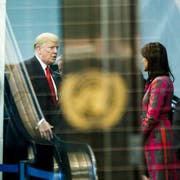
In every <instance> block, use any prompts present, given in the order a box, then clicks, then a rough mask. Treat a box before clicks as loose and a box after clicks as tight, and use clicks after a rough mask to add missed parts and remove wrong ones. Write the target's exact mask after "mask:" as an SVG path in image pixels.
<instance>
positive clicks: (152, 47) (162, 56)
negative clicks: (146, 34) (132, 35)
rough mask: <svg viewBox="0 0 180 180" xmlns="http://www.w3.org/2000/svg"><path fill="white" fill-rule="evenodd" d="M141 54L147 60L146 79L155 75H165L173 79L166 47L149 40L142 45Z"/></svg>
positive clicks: (150, 78)
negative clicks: (147, 75)
mask: <svg viewBox="0 0 180 180" xmlns="http://www.w3.org/2000/svg"><path fill="white" fill-rule="evenodd" d="M141 54H142V56H143V57H145V58H146V59H147V61H148V74H149V77H148V81H149V80H153V79H154V78H155V77H157V76H161V75H166V76H168V77H170V78H171V79H172V81H174V76H173V74H172V72H171V70H170V67H169V63H168V56H167V51H166V48H165V47H164V46H163V45H162V44H161V43H159V42H151V43H148V44H146V45H144V46H143V47H142V49H141Z"/></svg>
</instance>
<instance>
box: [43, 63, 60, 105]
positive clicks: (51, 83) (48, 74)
mask: <svg viewBox="0 0 180 180" xmlns="http://www.w3.org/2000/svg"><path fill="white" fill-rule="evenodd" d="M46 77H47V80H48V83H49V87H50V90H51V95H52V100H53V103H54V106H55V107H56V106H57V99H56V93H55V89H54V84H53V81H52V79H51V72H50V70H49V67H48V66H47V67H46Z"/></svg>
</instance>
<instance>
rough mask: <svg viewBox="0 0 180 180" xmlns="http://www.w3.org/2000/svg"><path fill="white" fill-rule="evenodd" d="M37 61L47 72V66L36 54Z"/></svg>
mask: <svg viewBox="0 0 180 180" xmlns="http://www.w3.org/2000/svg"><path fill="white" fill-rule="evenodd" d="M35 56H36V58H37V60H38V61H39V63H40V65H41V67H42V68H43V70H44V71H45V70H46V67H47V65H46V64H45V63H44V62H43V61H42V60H41V59H40V58H39V57H38V56H37V54H35Z"/></svg>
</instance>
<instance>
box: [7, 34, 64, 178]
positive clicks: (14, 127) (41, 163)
mask: <svg viewBox="0 0 180 180" xmlns="http://www.w3.org/2000/svg"><path fill="white" fill-rule="evenodd" d="M58 44H59V38H58V37H57V36H56V35H55V34H52V33H42V34H40V35H39V36H38V37H37V38H36V39H35V42H34V52H35V54H34V57H32V58H31V59H29V60H26V61H24V62H21V63H20V65H25V66H24V67H25V69H26V70H27V74H28V75H29V78H30V80H31V81H30V82H31V84H32V87H33V89H34V93H35V96H36V97H37V100H38V103H39V106H40V109H41V111H42V113H43V117H42V118H40V119H39V122H38V123H37V126H36V127H37V130H39V132H40V135H41V138H42V139H44V140H46V142H47V141H49V142H50V141H51V140H52V139H53V136H54V134H56V133H59V131H60V129H62V128H63V123H64V121H62V114H61V111H60V106H59V97H58V91H59V90H58V88H59V85H60V82H61V76H60V73H59V71H58V66H55V65H54V62H55V60H56V57H57V53H58V47H59V46H58ZM47 67H48V70H49V71H47V70H46V68H47ZM47 72H48V74H47ZM49 81H51V84H50V85H49V83H50V82H49ZM5 82H6V83H5V85H6V87H5V92H6V93H7V94H8V95H7V96H5V97H6V98H5V104H6V105H7V110H8V111H9V117H10V119H9V120H8V123H7V124H8V125H7V128H6V133H5V135H6V139H5V147H4V162H5V163H8V164H13V163H14V164H16V163H19V161H20V160H26V159H27V158H28V157H27V156H28V147H29V145H31V144H32V141H29V140H30V137H29V134H28V133H27V129H25V128H24V125H23V123H22V121H21V117H20V115H19V112H18V109H17V108H16V103H15V101H14V98H13V96H12V95H11V90H10V87H9V84H8V81H7V80H6V81H5ZM50 86H51V87H50ZM6 93H5V94H6ZM24 108H26V107H24ZM34 142H35V144H33V147H34V150H35V151H34V152H35V163H34V164H35V167H37V168H39V169H43V170H48V171H51V170H53V151H54V146H53V145H51V144H53V143H46V144H40V143H39V142H38V143H37V142H36V140H35V141H34ZM4 179H19V177H18V176H16V175H14V174H12V173H11V174H8V173H7V174H4Z"/></svg>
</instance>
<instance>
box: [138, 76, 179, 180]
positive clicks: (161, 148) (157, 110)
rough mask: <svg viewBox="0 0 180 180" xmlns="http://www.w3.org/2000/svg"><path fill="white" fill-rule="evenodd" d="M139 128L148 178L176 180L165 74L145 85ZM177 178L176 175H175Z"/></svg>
mask: <svg viewBox="0 0 180 180" xmlns="http://www.w3.org/2000/svg"><path fill="white" fill-rule="evenodd" d="M145 91H146V92H145V95H144V97H143V100H142V119H141V127H142V131H143V136H144V140H145V141H144V153H145V159H146V164H147V168H148V172H149V176H150V179H151V180H178V175H177V170H176V168H177V165H178V164H177V161H176V157H175V153H174V150H173V148H172V126H171V122H170V120H169V113H170V111H171V99H172V96H173V91H174V87H173V83H172V81H171V80H170V79H169V77H167V76H159V77H156V78H155V79H154V80H153V81H152V82H151V83H149V84H146V86H145ZM179 178H180V177H179Z"/></svg>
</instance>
